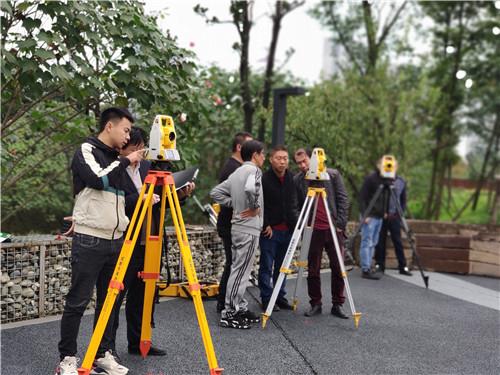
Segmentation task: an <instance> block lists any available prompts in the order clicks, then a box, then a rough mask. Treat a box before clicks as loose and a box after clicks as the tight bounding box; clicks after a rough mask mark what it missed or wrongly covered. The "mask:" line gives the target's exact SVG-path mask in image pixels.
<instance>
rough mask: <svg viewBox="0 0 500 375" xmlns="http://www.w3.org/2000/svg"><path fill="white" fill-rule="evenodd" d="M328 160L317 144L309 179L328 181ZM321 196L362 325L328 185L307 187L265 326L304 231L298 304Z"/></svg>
mask: <svg viewBox="0 0 500 375" xmlns="http://www.w3.org/2000/svg"><path fill="white" fill-rule="evenodd" d="M325 160H326V157H325V154H324V151H323V149H320V148H315V149H314V151H313V155H312V158H311V167H310V169H309V172H307V175H306V179H308V180H313V181H328V180H329V179H330V176H329V175H328V173H327V172H326V166H325V164H324V161H325ZM320 199H322V200H323V204H324V207H325V211H326V215H327V217H328V224H329V226H330V231H331V234H332V238H333V242H334V246H335V253H336V255H337V259H338V262H339V265H340V270H341V276H342V278H343V279H344V284H345V290H346V294H347V299H348V301H349V306H350V308H351V313H352V316H353V318H354V324H355V326H356V328H357V327H358V325H359V320H360V318H361V313H360V312H356V308H355V307H354V301H353V299H352V294H351V288H350V287H349V281H348V280H347V272H346V270H345V266H344V259H343V257H342V253H341V251H340V245H339V241H338V238H337V232H336V230H335V226H334V225H333V221H332V217H331V215H330V210H329V209H328V202H327V200H326V191H325V188H324V187H309V189H308V191H307V196H306V200H305V202H304V205H303V206H302V210H301V211H300V215H299V218H298V220H297V225H296V226H295V229H294V231H293V235H292V238H291V240H290V244H289V245H288V249H287V252H286V254H285V258H284V259H283V264H282V265H281V268H280V274H279V276H278V280H277V281H276V285H274V289H273V294H272V296H271V299H270V300H269V303H268V305H267V309H266V311H265V312H264V313H263V314H262V327H263V328H264V327H265V326H266V323H267V320H268V319H269V317H270V316H271V314H272V312H273V308H274V304H275V303H276V299H277V298H278V294H279V291H280V289H281V285H282V284H283V281H284V280H285V276H286V275H287V274H290V273H292V270H291V269H290V264H291V263H292V259H293V255H294V253H295V250H296V249H297V245H298V243H299V241H300V237H301V235H302V234H303V237H302V246H301V251H300V255H299V260H298V261H297V262H296V263H295V265H296V266H297V267H298V277H297V282H296V284H295V291H294V297H293V307H294V310H295V309H296V308H297V304H298V299H297V298H296V296H297V290H298V289H299V284H301V282H302V279H303V273H304V268H305V267H306V266H307V256H308V253H309V246H310V244H311V237H312V232H313V228H314V222H315V220H316V213H317V208H318V202H319V200H320ZM313 206H314V211H313V215H312V217H311V219H310V220H309V218H310V213H311V209H312V207H313Z"/></svg>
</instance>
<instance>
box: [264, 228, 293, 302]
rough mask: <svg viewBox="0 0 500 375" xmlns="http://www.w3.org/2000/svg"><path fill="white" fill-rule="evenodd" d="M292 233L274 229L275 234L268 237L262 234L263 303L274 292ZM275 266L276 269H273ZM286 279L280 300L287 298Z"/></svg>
mask: <svg viewBox="0 0 500 375" xmlns="http://www.w3.org/2000/svg"><path fill="white" fill-rule="evenodd" d="M291 238H292V234H291V233H290V231H288V230H286V231H284V230H274V229H273V236H272V237H271V238H267V237H264V236H260V266H259V289H260V298H261V300H262V303H264V304H265V303H268V302H269V300H270V299H271V295H272V294H273V287H274V285H275V284H276V281H277V280H278V276H279V274H280V268H281V264H282V263H283V259H284V258H285V254H286V251H287V249H288V245H289V244H290V240H291ZM273 266H274V269H273ZM285 284H286V279H285V280H284V281H283V284H282V285H281V289H280V292H279V294H278V301H279V300H284V299H285V294H286V292H285Z"/></svg>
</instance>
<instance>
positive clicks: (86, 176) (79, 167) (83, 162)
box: [71, 143, 130, 190]
mask: <svg viewBox="0 0 500 375" xmlns="http://www.w3.org/2000/svg"><path fill="white" fill-rule="evenodd" d="M93 149H94V148H93V147H92V145H91V144H90V143H83V144H82V145H81V146H80V149H79V150H77V151H76V153H75V156H74V157H73V162H72V164H71V169H72V170H73V173H74V174H78V176H79V177H80V179H81V180H82V181H83V182H84V184H85V186H87V187H90V188H92V189H96V190H105V189H106V188H108V187H109V186H114V187H116V186H118V182H119V178H120V174H121V173H122V172H123V171H125V168H127V166H128V165H129V164H130V160H129V159H127V158H120V159H117V160H115V161H114V162H112V163H111V164H109V165H108V166H107V167H105V168H103V167H101V166H100V164H99V163H98V162H97V160H96V159H95V156H94V154H93V153H92V151H93Z"/></svg>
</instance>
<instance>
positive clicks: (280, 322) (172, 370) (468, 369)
mask: <svg viewBox="0 0 500 375" xmlns="http://www.w3.org/2000/svg"><path fill="white" fill-rule="evenodd" d="M349 276H350V277H349V280H350V283H351V289H352V292H353V296H354V300H355V303H356V307H357V309H358V310H359V311H361V312H362V313H363V317H362V319H361V324H360V327H359V329H358V330H356V329H355V328H354V324H353V321H352V320H348V321H345V320H340V319H337V318H334V317H332V316H331V315H329V314H328V313H329V307H330V306H329V303H327V302H329V298H324V302H325V305H324V311H323V315H321V316H318V317H314V318H306V317H304V316H303V312H304V311H305V309H306V307H307V306H306V304H307V303H306V301H307V298H306V295H305V290H303V291H301V297H302V301H304V302H303V303H302V304H301V305H300V306H299V311H298V312H297V313H292V312H282V311H281V312H277V313H274V314H273V316H272V321H270V322H269V323H268V325H267V328H266V329H264V330H263V329H261V328H260V326H255V327H253V328H252V329H251V330H249V331H239V330H232V329H227V328H220V327H218V325H217V321H218V319H217V314H216V313H215V302H214V301H207V302H206V303H205V308H206V310H207V318H208V320H209V323H210V329H211V332H212V337H213V340H214V343H215V350H216V353H217V357H218V361H219V365H220V366H221V367H224V368H225V369H226V371H225V374H334V373H335V374H498V373H499V369H500V359H499V353H500V340H499V336H500V315H499V314H500V313H499V310H500V304H499V303H498V301H499V299H498V295H499V290H500V288H499V287H498V280H495V279H487V278H471V279H469V278H468V277H455V276H448V275H440V274H431V278H430V283H431V289H430V290H425V289H424V288H422V283H421V282H420V283H419V282H418V277H417V276H418V275H416V276H415V277H414V278H413V279H414V280H415V281H414V282H415V283H411V282H408V281H411V280H404V279H400V278H398V277H397V276H399V275H394V277H393V276H391V275H386V276H385V277H384V278H383V279H382V280H380V281H369V280H363V279H361V278H360V275H359V271H356V270H355V271H353V272H351V273H350V274H349ZM322 277H323V279H324V285H323V290H324V291H325V292H327V291H328V293H329V290H330V288H329V286H328V283H329V280H330V275H329V274H328V273H325V274H323V275H322ZM433 279H435V280H436V283H434V284H440V283H441V284H442V283H444V284H446V288H448V289H449V288H452V289H453V285H452V284H453V281H452V280H457V281H458V282H459V283H458V284H457V286H456V289H458V291H459V292H460V289H461V288H464V285H465V286H467V289H468V292H471V293H472V294H474V286H477V287H478V288H481V289H478V293H476V294H479V295H480V296H481V297H479V299H481V298H483V299H491V298H493V299H492V301H493V302H492V301H490V302H489V305H491V306H492V307H486V306H484V304H486V305H488V303H483V304H477V301H476V303H471V302H467V301H465V300H463V299H458V298H454V297H451V296H449V295H446V294H443V293H441V292H440V290H439V287H438V286H437V285H435V288H434V289H436V290H432V286H433V281H435V280H433ZM438 279H439V280H440V281H439V282H437V280H438ZM293 283H294V281H293V280H290V282H289V287H288V289H289V290H292V288H291V286H292V285H293ZM450 285H451V286H450ZM446 288H445V289H446ZM250 293H251V294H253V295H254V296H258V294H257V290H256V289H255V288H252V289H251V290H250ZM489 293H490V294H489ZM325 294H326V293H325ZM326 295H328V294H326ZM495 304H496V305H495ZM250 306H251V308H252V309H254V310H257V309H258V307H257V303H256V301H255V300H254V299H253V298H252V297H250ZM346 310H347V305H346ZM156 317H157V323H158V324H157V328H156V329H155V331H154V342H155V344H156V345H157V346H159V347H162V348H165V349H166V350H168V352H169V355H168V356H167V357H163V358H155V357H150V358H147V359H146V360H142V359H140V358H139V357H135V356H130V355H128V354H126V353H125V348H126V344H125V340H126V338H125V334H124V330H123V329H122V328H121V329H120V330H119V337H118V340H117V341H118V350H119V352H120V353H121V356H122V360H123V363H124V364H125V365H126V366H127V367H129V368H130V374H137V375H166V374H207V373H208V367H207V364H206V360H205V354H204V350H203V346H202V342H201V338H200V335H199V330H198V326H197V323H196V319H195V314H194V309H193V306H192V303H191V302H190V301H186V300H180V299H174V300H171V301H167V302H163V303H161V304H160V305H158V306H157V315H156ZM90 324H91V316H85V317H84V319H83V322H82V327H81V332H82V335H81V337H80V349H81V350H82V351H83V349H85V348H84V345H86V344H87V343H88V340H89V338H90V329H91V326H90ZM1 333H2V366H1V367H2V371H1V372H2V374H5V375H7V374H8V375H48V374H52V373H53V370H54V368H55V366H56V363H57V359H58V355H57V351H56V349H57V341H58V338H59V321H52V322H44V323H40V324H34V325H25V326H22V327H15V328H9V326H7V327H4V329H3V330H2V332H1ZM124 344H125V345H124ZM82 355H83V354H82Z"/></svg>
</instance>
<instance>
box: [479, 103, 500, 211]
mask: <svg viewBox="0 0 500 375" xmlns="http://www.w3.org/2000/svg"><path fill="white" fill-rule="evenodd" d="M499 136H500V107H499V108H498V110H497V115H496V119H495V126H494V127H493V134H492V135H491V137H490V140H489V142H488V147H487V148H486V153H485V154H484V159H483V164H482V166H481V172H480V173H479V178H478V181H477V187H476V191H475V192H474V199H473V201H472V211H475V210H476V208H477V202H478V201H479V196H480V195H481V189H482V188H483V185H484V182H485V180H486V168H487V166H488V162H489V160H490V155H491V149H492V148H493V144H495V143H497V142H498V138H499Z"/></svg>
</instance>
